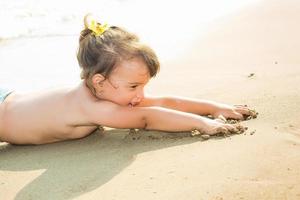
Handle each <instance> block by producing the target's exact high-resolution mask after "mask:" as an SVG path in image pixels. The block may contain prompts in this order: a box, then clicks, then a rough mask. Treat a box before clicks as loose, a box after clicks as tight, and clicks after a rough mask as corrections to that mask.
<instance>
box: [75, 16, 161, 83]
mask: <svg viewBox="0 0 300 200" xmlns="http://www.w3.org/2000/svg"><path fill="white" fill-rule="evenodd" d="M88 17H90V15H86V16H85V18H84V25H85V28H84V29H83V30H82V31H81V34H80V38H79V48H78V51H77V59H78V62H79V65H80V67H81V69H82V71H81V79H85V80H87V81H88V82H89V81H90V79H91V78H92V76H93V75H94V74H97V73H100V74H102V75H103V76H104V77H106V78H107V77H109V75H110V73H111V72H112V71H113V69H114V68H115V66H116V64H117V63H118V62H120V61H121V60H129V59H131V58H134V57H141V58H142V59H143V60H144V62H145V64H146V65H147V67H148V70H149V74H150V76H151V77H154V76H155V75H156V74H157V72H158V71H159V67H160V64H159V61H158V58H157V56H156V55H155V52H154V51H153V50H152V49H151V48H150V47H149V46H147V45H145V44H143V43H141V42H140V40H139V38H138V36H136V35H135V34H133V33H129V32H128V31H126V30H125V29H123V28H120V27H117V26H110V27H109V28H108V29H106V30H105V31H104V32H103V33H102V34H101V35H99V36H96V35H95V34H93V31H92V30H90V29H89V28H88V22H87V18H88ZM97 23H98V22H97ZM98 25H101V24H100V23H98Z"/></svg>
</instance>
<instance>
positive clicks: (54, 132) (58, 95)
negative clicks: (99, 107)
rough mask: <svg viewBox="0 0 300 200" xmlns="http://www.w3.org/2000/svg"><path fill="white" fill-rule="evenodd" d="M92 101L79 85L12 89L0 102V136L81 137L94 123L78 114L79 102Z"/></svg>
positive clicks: (18, 139)
mask: <svg viewBox="0 0 300 200" xmlns="http://www.w3.org/2000/svg"><path fill="white" fill-rule="evenodd" d="M89 101H93V97H92V96H90V94H89V93H88V91H86V89H85V88H84V87H83V86H82V85H80V86H79V87H76V88H64V89H59V90H52V91H47V92H39V93H29V94H17V93H12V94H11V95H9V96H8V97H7V98H6V99H5V101H4V102H3V103H2V104H0V140H1V141H6V142H9V143H14V144H24V143H29V144H41V143H50V142H56V141H62V140H66V139H75V138H81V137H84V136H86V135H88V134H90V133H91V132H92V131H94V130H95V129H96V128H97V126H96V125H95V124H92V123H90V122H89V120H88V119H87V118H85V115H84V114H82V105H83V104H82V103H81V102H84V103H85V104H89Z"/></svg>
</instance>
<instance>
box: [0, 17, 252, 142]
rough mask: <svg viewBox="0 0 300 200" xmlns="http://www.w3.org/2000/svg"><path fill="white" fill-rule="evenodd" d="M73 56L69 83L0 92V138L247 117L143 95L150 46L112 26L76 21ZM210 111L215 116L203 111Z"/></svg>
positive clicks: (55, 137)
mask: <svg viewBox="0 0 300 200" xmlns="http://www.w3.org/2000/svg"><path fill="white" fill-rule="evenodd" d="M84 24H85V28H84V30H83V31H82V32H81V35H80V38H79V48H78V53H77V59H78V62H79V65H80V67H81V69H82V73H81V78H82V79H83V81H82V82H81V83H79V84H78V85H77V86H76V87H73V88H61V89H58V90H51V91H43V92H36V93H29V94H18V93H16V92H12V91H5V92H3V90H0V97H1V98H0V99H1V101H0V141H5V142H8V143H12V144H44V143H51V142H57V141H63V140H68V139H75V138H82V137H85V136H87V135H89V134H90V133H92V132H93V131H94V130H96V129H97V127H98V126H100V125H101V126H107V127H112V128H126V129H129V128H139V129H147V130H161V131H170V132H178V131H191V130H194V129H198V130H200V132H201V133H205V134H208V135H213V134H217V133H220V132H221V133H225V132H234V131H236V129H237V125H232V124H225V123H224V121H222V120H220V118H222V119H223V120H224V119H226V118H230V119H240V120H242V119H244V116H249V115H251V111H250V110H249V109H248V108H247V107H246V106H230V105H224V104H220V103H215V102H210V101H201V100H197V99H187V98H179V97H150V96H145V95H144V86H145V85H146V84H147V83H148V81H149V80H150V79H151V78H152V77H154V76H155V75H156V74H157V72H158V70H159V67H160V65H159V61H158V59H157V57H156V55H155V53H154V51H153V50H152V49H151V48H150V47H148V46H147V45H145V44H143V43H141V42H140V41H139V38H138V37H137V36H136V35H134V34H132V33H129V32H127V31H126V30H124V29H122V28H120V27H117V26H107V25H102V24H100V23H99V22H96V21H95V20H94V19H92V18H91V17H90V16H86V17H85V19H84ZM206 115H211V116H212V117H214V118H215V119H209V118H207V117H203V116H206Z"/></svg>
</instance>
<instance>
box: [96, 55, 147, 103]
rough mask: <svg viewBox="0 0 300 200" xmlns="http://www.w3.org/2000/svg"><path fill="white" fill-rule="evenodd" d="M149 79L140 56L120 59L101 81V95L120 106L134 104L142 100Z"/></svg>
mask: <svg viewBox="0 0 300 200" xmlns="http://www.w3.org/2000/svg"><path fill="white" fill-rule="evenodd" d="M149 80H150V75H149V71H148V68H147V66H146V64H145V63H144V61H143V60H142V59H141V58H138V57H137V58H133V59H130V60H124V61H121V62H120V63H119V64H118V65H117V66H116V68H115V70H114V71H113V72H112V73H111V75H110V76H109V78H107V79H106V80H105V81H104V82H103V87H102V95H101V97H102V99H105V100H109V101H112V102H114V103H116V104H119V105H122V106H135V105H137V104H139V103H140V102H141V101H142V100H143V98H144V86H145V85H146V84H147V83H148V82H149Z"/></svg>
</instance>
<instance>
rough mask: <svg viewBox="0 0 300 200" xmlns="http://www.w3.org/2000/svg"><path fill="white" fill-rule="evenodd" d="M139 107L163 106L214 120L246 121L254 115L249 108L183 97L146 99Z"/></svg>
mask: <svg viewBox="0 0 300 200" xmlns="http://www.w3.org/2000/svg"><path fill="white" fill-rule="evenodd" d="M139 106H161V107H164V108H169V109H174V110H178V111H182V112H189V113H194V114H198V115H212V116H213V117H214V118H219V117H221V118H222V117H225V118H232V119H244V116H243V115H245V116H249V115H251V114H252V113H251V111H250V110H249V108H247V106H240V105H239V106H230V105H226V104H221V103H217V102H213V101H207V100H199V99H192V98H183V97H145V99H144V100H143V101H142V102H141V104H140V105H139Z"/></svg>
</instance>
